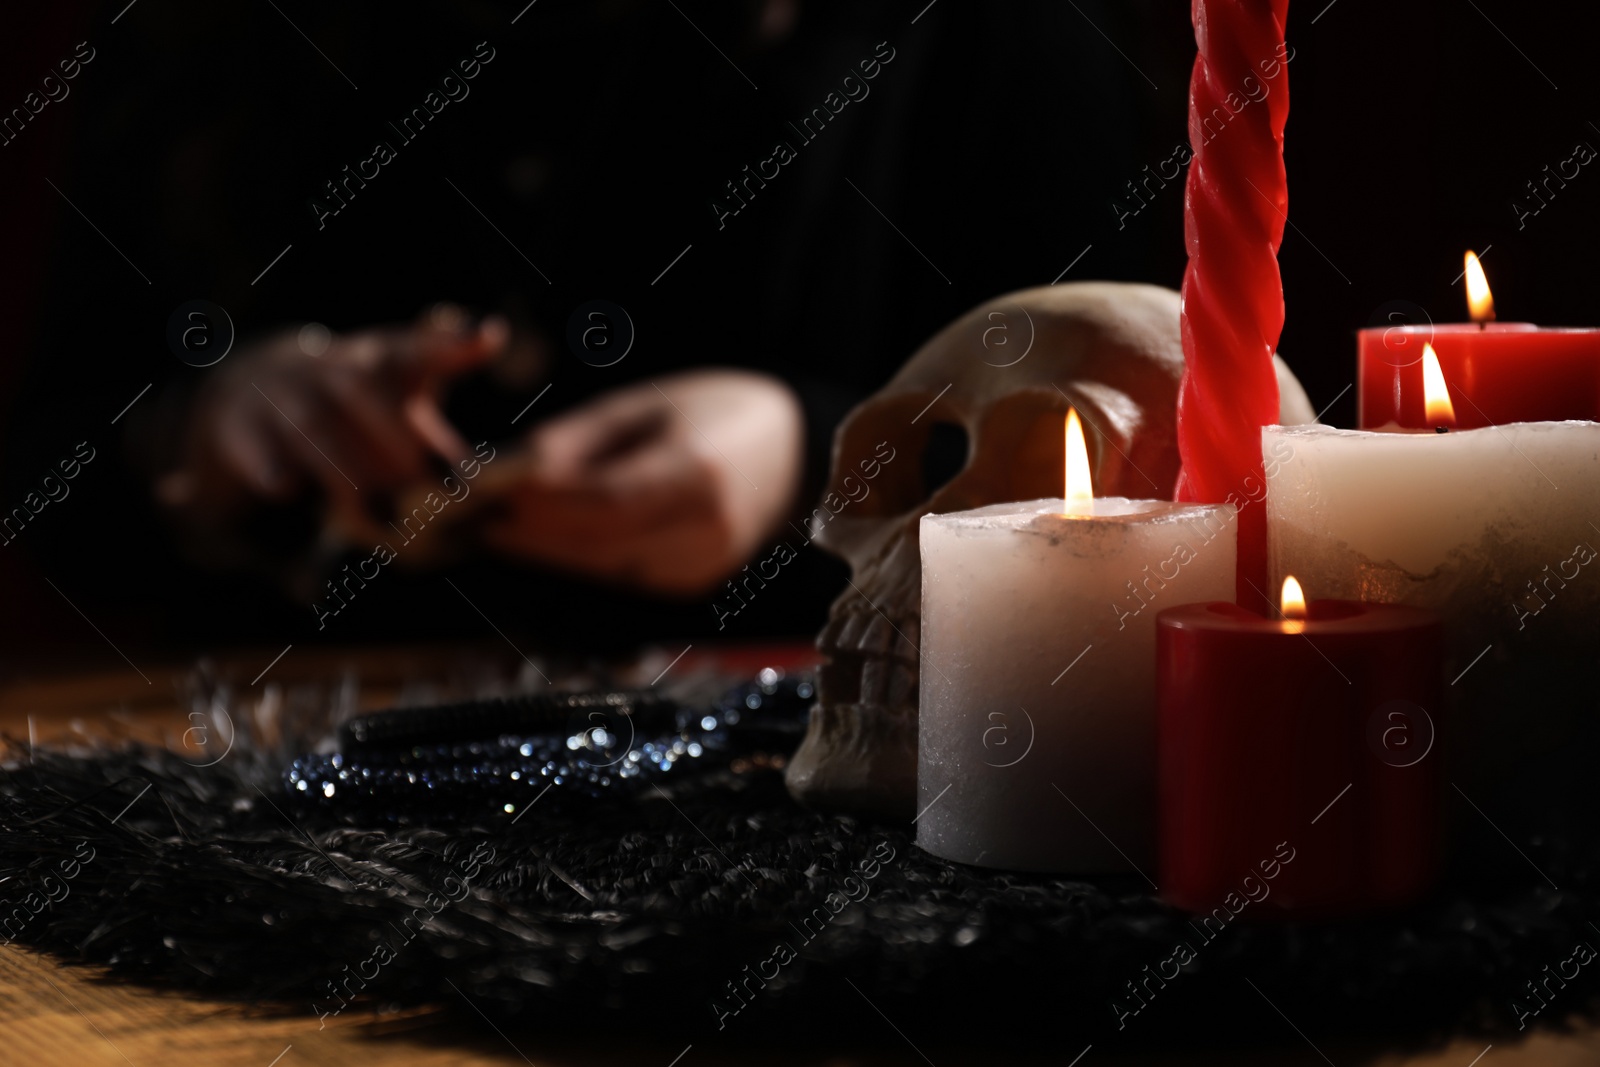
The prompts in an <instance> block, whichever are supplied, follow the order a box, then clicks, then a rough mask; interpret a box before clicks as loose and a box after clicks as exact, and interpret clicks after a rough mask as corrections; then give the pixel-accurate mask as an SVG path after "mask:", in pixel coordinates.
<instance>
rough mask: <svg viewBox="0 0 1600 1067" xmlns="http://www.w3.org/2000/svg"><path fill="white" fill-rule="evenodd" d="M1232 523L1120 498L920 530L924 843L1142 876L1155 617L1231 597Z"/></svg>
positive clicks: (935, 521)
mask: <svg viewBox="0 0 1600 1067" xmlns="http://www.w3.org/2000/svg"><path fill="white" fill-rule="evenodd" d="M1069 508H1070V509H1071V510H1072V512H1073V513H1067V512H1068V511H1069ZM1236 520H1237V513H1236V512H1235V510H1234V509H1233V508H1232V507H1230V506H1228V505H1225V504H1220V505H1190V504H1173V503H1168V502H1165V501H1153V500H1126V499H1122V498H1119V497H1108V498H1105V499H1099V500H1094V501H1092V503H1085V502H1079V501H1074V502H1073V503H1072V504H1071V505H1069V504H1068V503H1067V501H1065V500H1033V501H1028V502H1025V503H1016V504H997V505H994V506H991V507H985V508H978V509H976V510H973V511H962V512H956V513H953V514H948V515H926V516H923V518H922V523H921V542H922V669H921V675H920V682H919V685H920V701H919V705H920V706H919V709H918V738H919V744H918V766H917V793H918V805H917V807H918V810H919V811H920V812H921V814H920V815H919V816H918V819H917V844H919V845H920V846H922V847H923V848H925V849H927V850H928V851H929V852H932V853H933V854H934V855H936V856H941V857H944V858H945V859H950V860H956V861H959V862H964V863H973V864H980V865H983V866H988V867H1007V868H1013V869H1022V870H1036V871H1057V872H1068V873H1077V874H1089V873H1095V872H1104V871H1117V870H1127V869H1129V868H1130V867H1131V866H1137V867H1139V868H1142V869H1143V870H1145V871H1147V872H1148V871H1149V870H1150V863H1151V860H1152V858H1153V856H1154V851H1155V790H1156V785H1155V672H1156V660H1155V617H1156V614H1157V613H1158V612H1160V611H1161V610H1162V609H1163V608H1167V607H1175V606H1177V605H1179V604H1187V603H1191V602H1194V601H1209V600H1230V601H1231V600H1232V599H1233V598H1234V566H1235V558H1236V548H1235V531H1236Z"/></svg>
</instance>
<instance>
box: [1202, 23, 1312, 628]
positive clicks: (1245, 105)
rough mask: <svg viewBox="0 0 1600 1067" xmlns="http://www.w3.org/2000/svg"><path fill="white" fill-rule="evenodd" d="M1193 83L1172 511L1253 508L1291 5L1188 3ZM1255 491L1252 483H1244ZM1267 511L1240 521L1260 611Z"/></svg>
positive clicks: (1279, 226) (1274, 337) (1244, 581)
mask: <svg viewBox="0 0 1600 1067" xmlns="http://www.w3.org/2000/svg"><path fill="white" fill-rule="evenodd" d="M1192 11H1193V19H1194V33H1195V41H1196V43H1197V44H1198V46H1199V54H1198V55H1197V56H1196V57H1195V63H1194V75H1193V77H1192V78H1191V79H1190V82H1189V143H1190V144H1191V145H1192V146H1193V148H1194V159H1193V161H1192V162H1191V163H1190V164H1189V178H1188V183H1187V185H1186V187H1185V191H1184V227H1183V228H1184V239H1185V242H1186V243H1187V245H1188V251H1189V264H1188V267H1187V269H1186V270H1185V271H1184V275H1183V355H1184V373H1183V385H1182V387H1181V389H1180V391H1179V394H1178V452H1179V455H1180V456H1181V457H1182V460H1183V472H1182V473H1181V474H1180V475H1179V478H1178V484H1177V490H1176V498H1177V499H1178V500H1185V501H1198V502H1208V503H1221V502H1226V501H1229V500H1230V498H1232V499H1234V500H1239V499H1245V500H1249V499H1250V498H1251V497H1253V496H1255V495H1257V493H1258V492H1259V490H1258V489H1257V490H1255V491H1252V486H1261V485H1264V484H1265V482H1264V481H1263V480H1262V479H1263V476H1262V470H1261V427H1263V426H1266V425H1270V424H1272V423H1275V422H1277V421H1278V381H1277V376H1276V374H1275V373H1274V370H1273V366H1272V353H1273V350H1274V349H1275V348H1276V347H1277V344H1278V335H1279V334H1280V333H1281V332H1282V330H1283V282H1282V280H1281V278H1280V277H1279V275H1278V246H1279V245H1280V244H1281V243H1282V241H1283V226H1284V223H1285V222H1286V221H1287V219H1288V214H1287V212H1288V203H1289V192H1288V186H1287V182H1286V180H1285V175H1284V169H1283V126H1284V122H1285V120H1286V119H1287V118H1288V116H1289V85H1288V72H1287V70H1286V69H1277V70H1276V75H1277V78H1276V79H1275V84H1274V86H1273V89H1272V91H1271V92H1270V93H1268V94H1266V95H1265V96H1264V97H1260V98H1259V99H1252V96H1256V95H1259V88H1260V85H1261V83H1262V77H1263V74H1264V72H1265V71H1266V70H1267V69H1272V68H1268V67H1263V64H1278V65H1279V68H1281V65H1282V64H1283V63H1284V62H1285V61H1286V60H1287V55H1288V54H1287V52H1286V49H1285V44H1284V23H1285V21H1286V20H1287V18H1288V14H1289V0H1194V2H1193V9H1192ZM1252 479H1254V481H1252ZM1266 530H1267V524H1266V509H1265V508H1264V507H1261V506H1259V505H1251V504H1249V503H1247V504H1245V505H1244V506H1243V509H1242V510H1241V511H1240V514H1239V570H1238V575H1239V578H1238V591H1239V603H1241V604H1250V605H1257V606H1259V607H1260V608H1261V609H1262V610H1266V608H1267V605H1266V604H1264V603H1262V597H1263V596H1264V595H1265V593H1264V592H1263V591H1264V590H1265V588H1266V580H1267V533H1266Z"/></svg>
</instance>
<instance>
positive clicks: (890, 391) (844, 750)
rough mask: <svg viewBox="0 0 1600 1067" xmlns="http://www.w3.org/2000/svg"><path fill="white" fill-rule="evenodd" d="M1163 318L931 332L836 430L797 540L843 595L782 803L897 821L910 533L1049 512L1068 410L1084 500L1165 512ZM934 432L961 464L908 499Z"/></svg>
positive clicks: (1058, 294)
mask: <svg viewBox="0 0 1600 1067" xmlns="http://www.w3.org/2000/svg"><path fill="white" fill-rule="evenodd" d="M1179 311H1180V300H1179V296H1178V294H1177V293H1175V292H1173V291H1172V290H1170V289H1163V288H1160V287H1158V286H1153V285H1127V284H1119V283H1113V282H1077V283H1069V284H1065V285H1053V286H1046V287H1043V288H1038V289H1028V290H1024V291H1022V292H1018V293H1012V294H1010V295H1008V296H1003V297H1000V298H998V299H996V300H992V301H990V302H988V303H986V304H982V305H980V306H979V307H977V308H975V309H973V310H972V311H970V312H968V313H967V314H965V315H963V316H962V317H961V318H959V319H957V320H956V321H955V322H954V323H952V324H951V325H949V326H947V327H946V328H945V329H943V330H941V331H940V332H939V333H938V334H936V335H935V336H934V337H933V338H932V339H931V340H929V341H928V342H927V343H926V344H924V345H923V346H922V348H921V349H919V350H918V351H917V353H916V354H915V355H913V356H912V357H911V359H910V361H909V362H907V363H906V365H905V366H904V367H902V368H901V369H900V372H899V373H898V374H896V375H895V376H894V377H893V378H892V379H891V380H890V381H889V384H888V385H886V386H885V387H884V388H883V390H882V391H881V392H879V393H878V394H877V395H875V396H873V397H871V398H869V399H868V400H867V401H866V402H865V403H863V404H861V405H860V406H858V407H857V408H856V409H855V410H854V411H852V412H851V413H850V414H849V416H847V417H846V419H845V420H844V422H843V423H842V424H841V425H840V427H839V430H838V433H837V434H836V435H835V436H834V442H833V464H832V470H831V471H830V473H829V477H828V486H827V492H826V493H825V494H824V497H823V501H824V504H825V506H826V507H825V509H822V508H819V509H818V510H817V512H815V513H814V516H813V529H814V532H815V539H816V541H817V543H818V544H820V545H821V546H822V547H823V548H825V549H827V550H828V551H829V552H831V553H833V554H834V555H837V556H841V557H843V558H844V559H845V560H846V561H848V562H849V564H850V567H851V571H852V578H851V581H850V584H849V586H848V587H847V588H846V589H845V590H844V592H843V593H841V594H840V595H839V597H838V599H837V600H835V601H834V603H833V607H832V609H831V611H830V613H829V617H828V623H827V625H826V626H825V627H824V628H823V630H822V633H821V634H819V635H818V637H817V647H818V650H819V651H820V652H821V653H822V657H823V666H822V669H821V673H820V676H819V679H818V693H817V703H816V706H815V707H814V708H813V709H812V712H811V721H810V725H809V727H808V728H807V731H806V736H805V740H804V741H803V742H802V743H801V745H800V748H799V750H798V751H797V752H796V753H795V755H794V758H793V759H792V760H791V761H790V764H789V768H788V772H787V774H788V777H787V781H788V785H789V791H790V792H791V793H792V794H793V795H794V796H795V797H796V798H797V799H798V800H800V801H802V802H804V803H807V804H810V805H813V806H816V807H825V808H835V809H842V810H849V811H857V812H863V813H870V814H876V815H882V816H887V817H891V818H900V819H905V818H910V816H911V815H912V814H913V812H912V807H913V804H914V803H915V797H916V771H917V667H918V655H919V654H918V648H919V644H920V640H921V636H920V632H919V631H920V622H921V595H922V566H921V559H920V555H919V548H918V541H917V529H918V520H920V519H921V517H922V516H923V515H926V514H929V513H944V512H951V511H962V510H965V509H968V508H976V507H982V506H983V505H986V504H996V503H1003V502H1005V501H1012V500H1033V499H1037V498H1039V497H1055V496H1060V495H1061V493H1062V491H1063V487H1062V455H1063V446H1062V420H1063V418H1064V414H1065V412H1066V409H1067V407H1068V406H1069V405H1071V406H1072V407H1074V408H1076V409H1077V410H1078V413H1079V416H1080V417H1081V419H1082V421H1083V425H1084V434H1085V437H1086V439H1087V441H1088V445H1089V456H1090V463H1091V465H1092V468H1093V471H1094V487H1095V494H1096V495H1097V496H1125V497H1133V498H1143V499H1152V498H1153V499H1158V500H1169V499H1171V497H1172V489H1173V484H1174V482H1175V481H1176V479H1177V475H1178V467H1179V463H1178V447H1177V426H1176V423H1177V398H1178V383H1179V379H1180V378H1181V376H1182V373H1183V346H1182V342H1181V340H1180V337H1179ZM1277 370H1278V386H1279V396H1280V416H1279V418H1280V421H1281V422H1283V423H1284V424H1286V425H1288V424H1293V423H1303V422H1312V421H1314V419H1315V416H1314V415H1313V414H1312V411H1311V406H1310V403H1309V402H1308V401H1307V400H1306V395H1305V392H1304V390H1302V389H1301V388H1300V384H1299V382H1297V381H1296V380H1295V378H1294V376H1293V374H1291V373H1290V372H1289V370H1288V368H1287V367H1286V366H1284V364H1283V363H1282V362H1281V361H1278V363H1277ZM939 423H947V424H953V425H955V426H959V427H960V428H961V429H962V430H964V431H965V433H966V439H967V442H968V447H967V453H966V461H965V465H964V466H963V467H962V469H961V470H960V472H959V473H958V474H956V476H955V477H954V478H952V479H951V480H950V481H949V482H947V483H946V484H944V485H943V486H940V487H936V488H935V487H924V485H923V475H922V456H923V453H924V450H925V449H926V448H927V446H928V442H929V437H930V434H931V433H932V430H933V427H934V426H935V425H936V424H939ZM852 485H854V488H851V486H852Z"/></svg>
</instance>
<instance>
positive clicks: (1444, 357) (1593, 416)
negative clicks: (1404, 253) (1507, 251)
mask: <svg viewBox="0 0 1600 1067" xmlns="http://www.w3.org/2000/svg"><path fill="white" fill-rule="evenodd" d="M1466 260H1467V264H1466V268H1465V270H1463V271H1462V274H1463V276H1464V277H1465V279H1466V289H1467V305H1468V309H1469V311H1470V312H1471V314H1472V318H1473V323H1472V324H1466V323H1451V324H1448V325H1443V326H1434V325H1432V324H1431V323H1430V324H1426V325H1409V326H1400V325H1392V326H1388V327H1382V326H1380V327H1375V328H1373V329H1370V330H1362V331H1361V334H1360V338H1359V341H1358V349H1357V352H1358V358H1359V361H1360V369H1359V371H1358V374H1359V377H1360V382H1361V390H1360V398H1359V404H1358V409H1359V410H1358V416H1357V417H1358V419H1359V422H1360V428H1361V429H1363V430H1381V429H1385V428H1389V429H1394V428H1399V429H1412V430H1422V429H1431V428H1432V424H1431V423H1429V422H1428V420H1427V417H1426V414H1425V413H1424V390H1423V382H1422V346H1423V345H1424V344H1427V343H1431V344H1432V345H1433V350H1434V352H1435V354H1436V355H1438V357H1439V366H1440V369H1441V370H1442V371H1443V372H1444V380H1445V381H1446V382H1448V383H1449V385H1450V392H1451V393H1452V395H1454V396H1455V397H1456V398H1458V399H1460V400H1462V401H1464V402H1463V403H1460V404H1457V405H1456V411H1455V423H1454V425H1455V427H1456V428H1457V429H1461V430H1474V429H1478V428H1479V427H1483V426H1502V425H1505V424H1506V423H1511V422H1560V421H1563V420H1567V419H1577V420H1580V421H1583V420H1587V421H1600V330H1593V329H1574V330H1569V329H1541V328H1540V327H1538V326H1535V325H1533V324H1532V323H1527V322H1492V321H1490V320H1492V319H1493V318H1494V297H1493V295H1492V294H1491V293H1490V291H1489V282H1488V279H1487V278H1485V277H1484V274H1483V267H1482V266H1481V265H1480V264H1479V263H1478V259H1477V257H1476V256H1474V255H1473V254H1472V253H1471V252H1468V253H1467V255H1466Z"/></svg>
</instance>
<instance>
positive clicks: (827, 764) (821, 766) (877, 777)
mask: <svg viewBox="0 0 1600 1067" xmlns="http://www.w3.org/2000/svg"><path fill="white" fill-rule="evenodd" d="M811 717H812V722H811V728H810V729H809V730H807V731H806V737H805V740H804V741H802V742H801V744H800V748H799V749H798V750H796V752H795V754H794V758H793V759H792V760H790V762H789V766H788V769H787V771H786V772H785V779H784V780H785V782H786V783H787V784H788V786H789V792H790V794H791V795H793V796H794V797H795V799H796V800H799V801H800V802H801V803H803V804H805V805H807V806H808V807H812V808H820V809H825V810H830V811H847V812H850V813H852V814H861V815H871V816H876V817H878V818H882V819H889V820H893V821H896V822H906V821H908V820H909V819H910V818H911V817H912V815H913V814H914V812H913V811H912V810H911V809H912V806H913V805H914V804H915V803H916V795H917V709H916V706H915V705H914V704H902V705H900V706H899V707H894V708H890V707H883V706H881V705H873V704H823V703H820V702H819V703H817V704H816V705H814V706H813V707H812V709H811Z"/></svg>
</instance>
